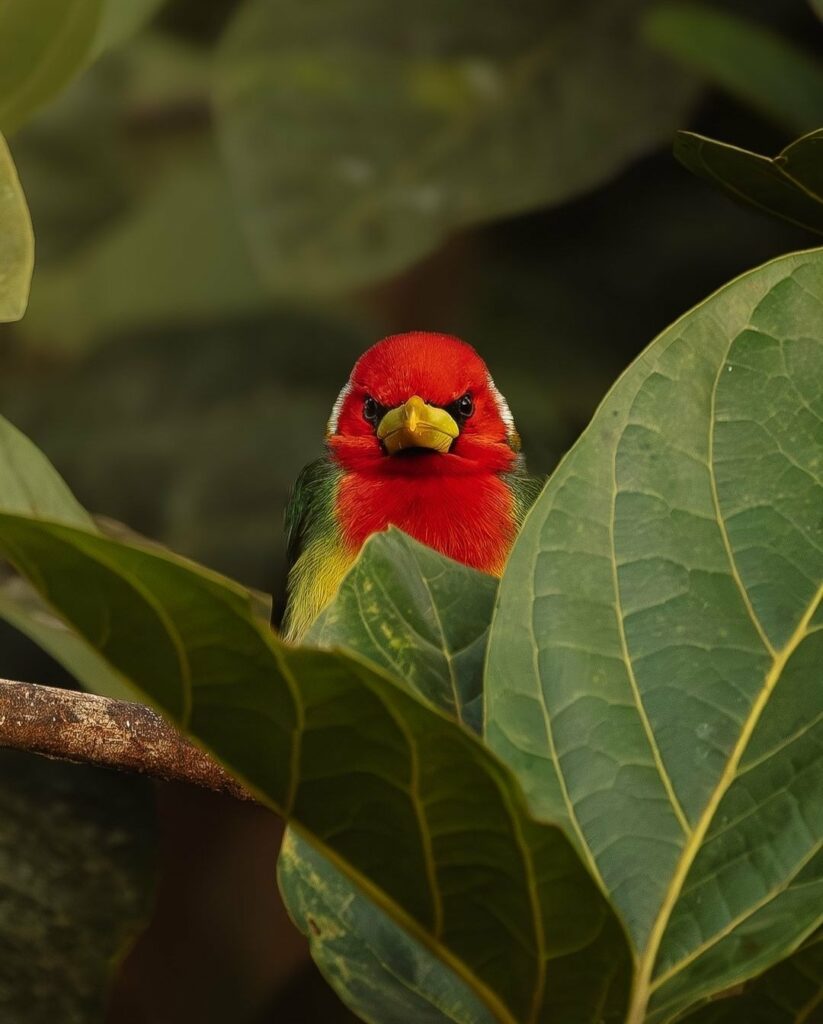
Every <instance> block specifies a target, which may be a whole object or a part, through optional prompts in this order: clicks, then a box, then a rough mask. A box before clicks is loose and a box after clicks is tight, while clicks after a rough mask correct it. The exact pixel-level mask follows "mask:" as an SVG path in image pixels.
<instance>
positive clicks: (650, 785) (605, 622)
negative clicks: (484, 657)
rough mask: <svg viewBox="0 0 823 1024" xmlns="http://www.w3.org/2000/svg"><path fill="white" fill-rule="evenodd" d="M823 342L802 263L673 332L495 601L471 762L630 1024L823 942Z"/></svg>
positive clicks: (523, 546) (813, 275) (821, 287)
mask: <svg viewBox="0 0 823 1024" xmlns="http://www.w3.org/2000/svg"><path fill="white" fill-rule="evenodd" d="M821 325H823V252H821V251H820V250H816V251H814V252H810V253H804V254H799V255H793V256H787V257H784V258H782V259H779V260H776V261H774V262H772V263H770V264H767V265H766V266H764V267H761V268H759V269H758V270H755V271H752V272H751V273H749V274H746V275H744V276H743V277H741V278H739V279H738V280H737V281H735V282H733V283H732V284H730V285H728V286H727V287H725V288H723V289H722V290H721V291H719V292H718V293H717V294H715V295H714V296H712V297H711V298H710V299H707V300H706V301H705V302H704V303H702V304H701V305H700V306H698V307H697V308H696V309H694V310H692V312H690V313H688V314H687V315H686V316H684V317H683V318H682V319H681V320H679V321H677V323H675V324H674V326H673V327H671V328H670V329H669V330H668V331H666V332H664V334H663V335H661V336H660V337H659V338H658V339H657V340H656V341H655V342H654V343H653V344H652V346H651V347H650V348H649V349H648V350H647V351H646V352H645V353H644V354H643V355H642V356H640V358H639V359H638V360H637V361H636V362H635V363H634V364H633V365H632V366H631V367H630V368H629V369H628V370H627V371H626V373H625V374H624V375H623V377H622V378H621V379H620V380H619V382H618V383H617V385H616V386H615V387H614V389H613V390H612V391H611V393H610V394H609V396H608V397H607V399H606V400H605V401H604V403H603V405H602V406H601V407H600V409H599V411H598V412H597V414H596V416H595V418H594V420H593V422H592V424H591V426H590V427H589V428H588V430H587V431H586V432H585V434H584V435H583V436H582V438H581V439H580V441H579V442H578V443H577V445H576V446H575V447H574V449H573V450H572V451H571V452H570V454H569V455H568V456H567V457H566V458H565V459H564V461H563V462H562V463H561V465H560V467H559V468H558V469H557V471H556V472H555V474H554V476H553V477H552V479H551V481H550V482H549V485H548V487H547V489H546V490H545V491H544V493H543V495H542V496H541V498H540V499H538V502H537V504H536V505H535V507H534V509H533V510H532V512H531V514H530V516H529V518H528V519H527V522H526V525H525V527H524V529H523V531H522V534H521V536H520V537H519V539H518V541H517V543H516V545H515V548H514V552H513V554H512V557H511V559H510V562H509V564H508V567H507V570H506V573H505V575H504V578H503V581H502V583H501V588H500V595H499V603H498V607H497V610H496V613H495V618H494V620H493V624H492V631H491V636H490V640H489V664H488V677H487V681H486V693H485V699H486V702H487V712H486V716H487V722H488V734H487V739H488V741H489V743H490V744H491V746H492V747H493V748H494V749H495V750H497V751H498V753H500V754H501V755H502V756H503V758H504V759H505V760H506V761H508V762H509V764H510V765H511V766H512V767H513V768H514V769H515V771H516V773H517V775H518V776H519V778H520V780H521V782H522V783H523V785H524V787H525V788H526V791H527V796H528V798H529V801H530V804H531V807H532V809H533V811H534V812H535V813H536V814H538V815H541V816H547V817H549V818H552V819H555V818H563V819H565V821H566V823H567V828H568V829H569V832H570V834H571V835H573V836H575V837H576V841H577V844H578V846H579V848H580V850H581V851H582V852H583V854H584V856H586V857H587V858H588V860H589V863H590V865H591V868H592V870H593V871H595V872H596V873H597V874H598V875H599V877H600V879H601V881H602V883H603V885H604V886H605V887H606V889H607V891H609V892H610V893H611V894H612V898H613V899H614V901H615V903H616V905H617V906H618V907H619V908H620V909H621V910H622V912H623V915H624V917H625V919H626V921H627V924H628V926H629V930H630V932H631V935H632V938H633V942H634V946H635V948H636V950H637V953H638V956H639V978H638V981H637V984H636V987H635V994H634V1001H633V1007H632V1012H631V1014H630V1018H629V1019H630V1021H631V1022H632V1024H636V1022H638V1021H640V1020H642V1019H643V1013H644V1007H645V1006H646V1002H647V1001H648V1003H649V1017H648V1019H649V1021H651V1022H661V1024H662V1022H664V1021H670V1020H672V1019H673V1018H674V1017H675V1016H676V1015H677V1014H678V1013H679V1012H681V1011H682V1010H683V1009H685V1008H686V1007H688V1006H689V1005H691V1004H693V1003H695V1002H697V1001H698V1000H700V999H702V998H704V997H705V996H707V995H709V994H711V993H712V992H717V991H720V990H722V989H725V988H728V987H730V986H733V985H735V984H738V983H739V982H741V981H743V980H745V979H746V978H748V977H751V976H752V975H754V974H757V973H759V972H761V971H762V970H764V969H765V968H767V967H769V966H770V965H771V964H772V963H774V962H775V961H776V960H778V959H780V958H781V957H783V956H785V955H787V953H788V952H790V951H791V949H793V948H794V947H796V945H797V944H798V943H799V942H800V941H801V940H802V939H803V937H804V936H805V935H807V934H809V933H810V932H811V931H812V930H813V929H814V928H815V927H816V926H817V925H818V924H819V922H820V917H821V907H822V906H823V857H821V854H820V844H821V836H823V758H822V757H821V754H820V751H821V744H823V735H821V728H822V727H823V720H821V716H820V696H819V693H820V665H821V659H822V658H823V630H821V629H820V625H821V624H823V612H821V610H820V607H819V604H820V596H821V590H820V587H821V580H823V536H822V535H821V520H820V510H821V508H823V484H822V483H821V471H822V470H823V457H821V456H822V455H823V427H822V426H821V422H822V417H823V326H821Z"/></svg>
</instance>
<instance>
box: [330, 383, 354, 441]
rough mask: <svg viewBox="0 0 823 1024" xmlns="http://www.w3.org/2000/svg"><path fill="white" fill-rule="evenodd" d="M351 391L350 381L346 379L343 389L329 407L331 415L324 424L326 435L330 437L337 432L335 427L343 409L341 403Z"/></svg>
mask: <svg viewBox="0 0 823 1024" xmlns="http://www.w3.org/2000/svg"><path fill="white" fill-rule="evenodd" d="M350 393H351V381H350V380H349V381H346V383H345V384H344V385H343V389H342V391H341V392H340V394H339V395H338V396H337V398H336V399H335V402H334V405H333V406H332V407H331V416H329V422H328V424H327V425H326V437H331V436H332V434H336V433H337V427H338V425H339V421H340V413H341V411H342V409H343V403H344V402H345V401H346V399H347V398H348V397H349V394H350Z"/></svg>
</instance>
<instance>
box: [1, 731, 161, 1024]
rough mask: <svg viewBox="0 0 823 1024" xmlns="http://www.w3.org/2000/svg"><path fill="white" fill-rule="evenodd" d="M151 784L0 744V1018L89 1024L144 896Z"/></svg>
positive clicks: (100, 1012) (149, 878) (149, 866)
mask: <svg viewBox="0 0 823 1024" xmlns="http://www.w3.org/2000/svg"><path fill="white" fill-rule="evenodd" d="M153 818H154V808H153V797H152V790H151V786H150V784H149V783H147V782H146V781H144V780H138V779H127V778H125V777H123V776H117V775H113V774H112V773H110V772H104V771H101V770H93V769H88V768H83V767H79V766H76V765H66V764H59V763H56V762H53V761H46V760H44V759H42V758H39V757H35V756H34V755H31V754H20V753H18V752H16V751H8V750H3V751H0V951H2V956H1V957H0V1018H2V1020H4V1021H8V1024H56V1022H58V1021H59V1022H61V1024H63V1022H65V1024H68V1022H71V1024H99V1022H100V1021H102V1020H103V1018H104V1014H105V1003H106V997H107V992H108V988H109V983H110V981H111V973H112V969H113V968H115V967H116V966H117V965H118V964H119V962H120V960H121V958H122V956H123V955H124V953H126V952H127V950H128V946H129V943H130V942H131V941H132V940H133V938H134V935H135V932H136V930H137V929H138V928H139V927H140V926H142V925H144V924H145V922H146V921H147V920H148V917H149V916H150V914H151V909H152V902H153V881H154V863H153V851H152V841H153V837H154V831H153V827H152V826H153Z"/></svg>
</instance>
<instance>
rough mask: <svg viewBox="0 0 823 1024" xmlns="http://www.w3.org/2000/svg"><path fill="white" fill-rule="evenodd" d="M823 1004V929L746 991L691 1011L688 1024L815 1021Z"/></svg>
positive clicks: (804, 1023) (798, 1023)
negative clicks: (693, 1011) (694, 1011)
mask: <svg viewBox="0 0 823 1024" xmlns="http://www.w3.org/2000/svg"><path fill="white" fill-rule="evenodd" d="M821 1007H823V932H819V933H817V934H816V935H814V936H812V938H810V939H809V941H808V942H806V943H805V944H804V945H803V946H802V947H801V948H800V949H799V950H798V951H797V952H796V953H795V954H794V956H790V957H789V958H788V959H787V960H783V961H782V962H781V963H779V964H777V966H776V967H772V969H771V970H770V971H766V972H765V974H763V975H761V976H760V977H759V978H754V979H753V980H752V981H750V982H749V983H748V984H747V985H745V986H744V987H743V991H742V992H740V993H737V994H731V995H729V996H726V997H725V998H720V999H718V1000H716V1001H713V1002H711V1003H709V1005H708V1006H706V1007H704V1008H703V1009H702V1010H698V1011H697V1013H694V1014H690V1015H689V1016H688V1018H687V1021H688V1024H739V1022H741V1021H745V1022H746V1024H815V1022H816V1021H818V1020H819V1019H820V1009H821Z"/></svg>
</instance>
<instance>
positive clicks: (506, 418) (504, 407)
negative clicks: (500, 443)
mask: <svg viewBox="0 0 823 1024" xmlns="http://www.w3.org/2000/svg"><path fill="white" fill-rule="evenodd" d="M488 381H489V387H490V388H491V393H492V395H493V396H494V401H495V405H496V406H497V411H498V412H499V413H500V419H501V420H503V422H504V423H505V425H506V434H507V436H508V438H509V441H511V442H512V447H513V448H516V449H519V447H520V435H519V434H518V433H517V427H516V426H515V425H514V416H512V411H511V409H510V408H509V403H508V402H507V401H506V399H505V398H504V397H503V396H502V395H501V394H500V392H499V391H498V390H497V385H496V384H495V383H494V381H493V380H492V375H491V374H489V375H488Z"/></svg>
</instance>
